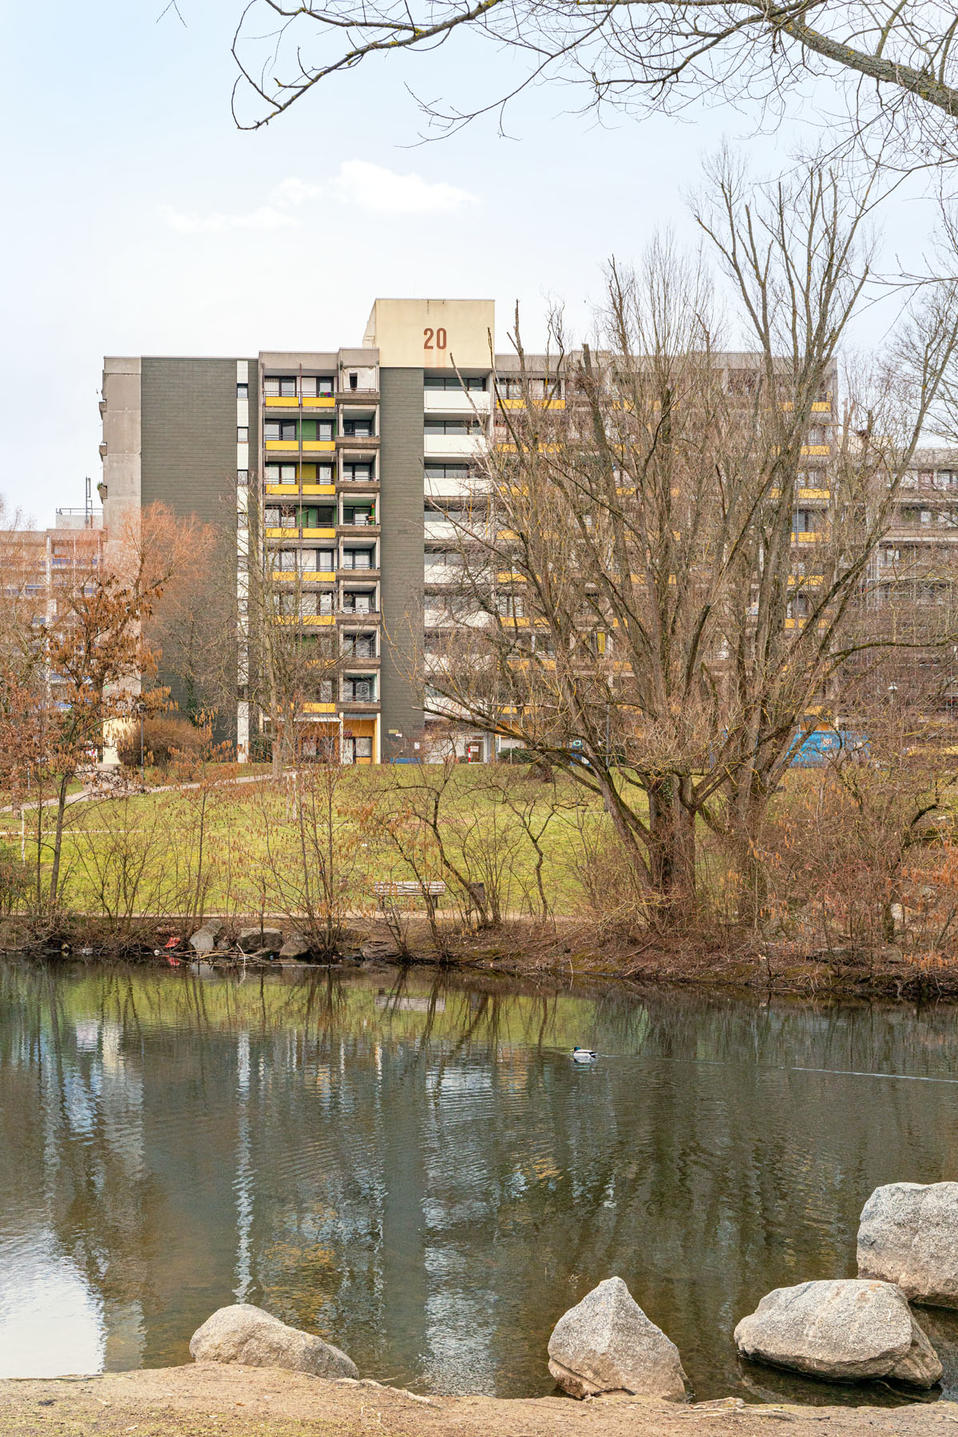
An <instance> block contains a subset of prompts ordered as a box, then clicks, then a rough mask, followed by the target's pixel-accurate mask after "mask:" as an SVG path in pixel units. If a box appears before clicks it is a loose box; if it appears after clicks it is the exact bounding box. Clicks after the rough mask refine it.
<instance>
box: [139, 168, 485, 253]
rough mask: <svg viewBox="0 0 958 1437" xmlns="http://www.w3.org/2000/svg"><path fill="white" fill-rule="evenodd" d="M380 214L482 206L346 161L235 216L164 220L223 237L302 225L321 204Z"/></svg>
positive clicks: (441, 186) (276, 189) (426, 183)
mask: <svg viewBox="0 0 958 1437" xmlns="http://www.w3.org/2000/svg"><path fill="white" fill-rule="evenodd" d="M322 199H326V200H333V201H335V202H336V203H338V204H340V205H345V206H348V207H349V208H354V209H361V210H366V211H367V212H369V213H373V214H381V215H424V214H449V213H451V212H453V211H455V210H461V209H464V208H465V207H467V206H470V205H475V204H478V202H479V201H478V199H477V197H476V196H475V195H473V194H470V192H469V191H468V190H463V189H460V188H459V187H458V186H457V185H448V184H446V183H445V181H443V180H435V181H433V180H427V179H425V178H424V177H423V176H422V175H417V174H405V175H404V174H399V173H397V171H395V170H389V169H386V167H385V166H384V165H374V164H372V163H370V162H369V161H368V160H344V161H343V162H342V163H341V164H340V166H339V169H338V170H337V172H336V174H335V175H334V176H333V177H332V178H331V179H330V180H329V182H328V183H327V184H314V183H312V182H311V181H309V180H303V179H300V178H299V176H298V175H287V177H286V179H284V180H281V181H280V183H279V184H278V185H274V186H273V188H272V189H271V190H270V192H269V198H268V201H267V203H266V204H263V205H259V206H258V207H257V208H256V209H253V210H246V211H240V212H239V213H235V214H227V213H223V212H222V211H220V210H212V211H210V212H209V213H208V214H200V213H197V212H196V211H185V210H178V209H176V208H175V207H174V206H173V205H161V207H160V215H161V218H162V219H163V221H164V222H165V224H166V225H167V226H168V227H169V228H170V229H171V230H174V231H175V232H176V233H177V234H182V235H197V234H222V233H224V232H225V231H228V230H279V229H289V228H291V227H292V226H295V225H298V224H299V223H300V218H299V216H298V215H297V214H295V213H293V212H294V211H297V210H300V209H302V208H303V207H304V206H306V207H308V206H309V205H310V204H312V203H314V202H316V201H319V200H322Z"/></svg>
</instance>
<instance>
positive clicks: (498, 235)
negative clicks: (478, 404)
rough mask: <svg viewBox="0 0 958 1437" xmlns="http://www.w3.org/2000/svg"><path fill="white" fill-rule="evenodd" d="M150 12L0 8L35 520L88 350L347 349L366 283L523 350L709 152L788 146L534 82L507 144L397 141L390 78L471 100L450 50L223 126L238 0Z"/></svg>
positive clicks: (22, 441)
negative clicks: (613, 112)
mask: <svg viewBox="0 0 958 1437" xmlns="http://www.w3.org/2000/svg"><path fill="white" fill-rule="evenodd" d="M164 3H165V0H97V3H96V4H94V5H79V4H73V5H67V4H65V3H63V0H61V3H58V4H55V5H54V6H52V7H51V6H47V7H39V6H24V5H19V4H14V3H13V0H6V3H3V0H0V15H2V17H3V19H2V28H3V34H4V46H3V48H4V51H5V54H6V57H7V58H6V64H5V74H4V84H3V87H2V90H0V111H2V112H3V114H2V118H3V125H4V129H3V133H4V136H5V145H4V161H3V179H4V198H5V204H4V207H3V212H4V223H3V225H2V229H0V257H2V274H3V286H2V292H0V320H2V326H3V335H4V341H5V342H4V343H3V345H2V348H0V370H2V378H0V393H2V395H3V402H4V404H5V405H6V409H7V413H6V415H5V422H4V424H3V430H2V432H3V445H4V450H5V453H4V465H3V474H2V476H0V493H3V494H4V495H5V496H6V499H7V502H8V504H10V505H12V506H15V507H16V506H19V507H20V508H21V509H22V510H24V511H25V512H26V513H27V514H28V515H31V516H32V517H33V518H34V519H35V520H36V522H38V523H40V524H48V523H52V521H53V512H54V509H55V508H56V507H57V506H58V505H63V506H79V505H82V502H83V479H84V475H86V474H89V475H91V476H92V478H93V481H94V484H95V483H96V481H97V479H98V478H99V457H98V453H97V445H98V443H99V439H100V425H99V415H98V411H97V400H98V397H99V387H100V382H101V368H102V358H103V355H104V354H219V355H234V354H255V353H256V352H257V351H258V350H259V349H285V348H309V349H328V348H335V347H336V346H338V345H340V344H358V343H359V342H360V341H361V339H362V335H363V329H364V326H365V321H366V317H367V314H368V312H369V309H370V306H371V303H372V300H373V299H374V298H375V297H376V295H396V296H401V295H432V296H437V297H442V296H455V297H472V296H474V297H492V298H494V299H495V300H496V302H497V306H498V323H499V340H500V345H501V346H502V345H503V341H504V335H505V331H506V328H507V325H508V321H509V317H510V315H511V310H512V306H513V304H514V303H515V301H516V300H518V301H519V302H520V304H521V305H522V306H523V310H524V313H525V314H526V316H527V321H528V325H529V330H530V332H531V333H532V334H533V336H534V338H535V339H536V340H537V341H538V339H539V338H540V335H541V329H540V326H541V317H542V315H543V313H544V311H545V309H546V307H547V304H548V302H549V301H550V300H551V299H560V298H561V299H563V300H564V301H566V303H567V304H568V306H569V312H570V314H571V316H572V318H573V320H574V321H575V322H576V323H577V324H580V325H584V324H587V322H588V314H589V304H590V302H591V301H594V300H595V299H596V298H597V297H598V295H599V293H600V290H601V284H602V265H603V262H604V261H605V260H606V259H607V257H608V256H609V255H610V254H615V255H616V256H617V257H619V258H620V259H623V260H628V259H632V258H637V257H638V256H639V255H640V253H641V251H642V249H643V246H644V245H645V244H646V242H647V241H648V239H649V238H650V236H651V235H652V233H653V232H654V230H655V229H656V228H659V227H662V226H669V227H671V228H672V229H673V231H674V232H675V233H676V234H677V236H678V237H679V238H681V239H688V240H689V241H690V242H692V241H693V230H692V226H691V223H690V221H689V219H688V213H687V208H686V195H687V192H688V191H689V190H690V189H693V188H694V187H695V186H696V184H697V181H698V172H699V167H700V164H701V161H702V159H703V157H706V156H708V155H711V154H714V152H715V151H716V150H717V149H718V147H719V146H720V145H721V143H722V142H723V141H728V142H730V143H731V144H733V145H734V146H738V147H741V148H742V149H743V151H744V152H745V153H746V155H747V156H748V158H749V160H750V161H751V162H752V163H753V164H754V166H755V167H756V168H757V169H758V170H759V172H767V171H768V169H769V167H770V166H774V165H775V164H776V163H779V162H781V161H782V159H783V158H784V156H785V155H786V154H787V151H788V148H789V145H790V143H792V142H793V141H794V140H795V137H796V135H797V134H798V131H797V130H796V128H795V126H794V124H793V125H792V126H786V127H785V128H784V129H783V130H781V131H779V132H778V133H777V134H776V135H775V136H773V137H771V138H766V137H762V136H756V134H755V132H754V125H753V123H752V121H751V120H750V118H749V116H747V115H742V114H739V113H736V112H732V111H730V110H715V109H712V110H702V111H698V112H695V113H690V114H688V115H687V116H686V117H685V118H684V119H683V120H682V121H681V122H680V121H677V120H674V119H673V120H666V119H662V118H658V119H655V120H646V121H642V122H641V123H638V122H636V121H635V120H632V119H622V120H620V121H619V122H618V123H617V124H616V125H615V126H614V127H606V128H600V127H598V126H596V125H595V124H594V122H592V121H589V120H585V119H582V118H581V117H577V116H575V115H569V114H563V107H564V106H565V105H568V104H569V103H570V97H569V95H568V94H567V93H563V92H562V91H560V90H552V89H542V90H540V91H538V92H536V93H535V94H533V95H531V96H529V97H526V98H524V99H523V100H522V102H521V103H520V104H518V105H517V106H516V107H515V108H514V110H513V112H512V113H511V115H510V129H511V133H512V138H508V139H505V138H501V137H499V136H498V135H497V133H496V127H495V124H494V122H493V121H486V122H483V123H480V124H477V125H475V126H473V127H470V128H468V129H466V130H465V131H464V132H462V133H460V134H459V135H457V136H455V137H453V138H450V139H446V140H442V141H441V142H438V143H432V144H427V145H418V146H417V145H416V139H417V132H418V127H419V123H420V122H419V118H418V116H417V112H416V108H415V106H414V104H413V102H412V101H411V100H410V98H409V95H408V93H407V91H406V90H405V88H404V84H405V82H407V81H408V82H410V83H412V84H413V85H414V86H416V85H418V86H419V88H420V89H421V90H422V91H423V92H425V93H429V94H436V93H439V92H440V91H442V92H443V93H444V94H446V95H447V96H448V95H450V94H452V95H453V96H455V94H456V93H457V92H460V91H461V90H463V89H465V88H467V87H469V86H472V87H473V88H474V90H475V89H477V88H478V86H480V85H481V81H482V79H483V78H484V76H483V75H481V74H480V75H477V74H476V71H475V67H476V65H477V64H478V63H480V62H481V63H482V64H483V65H485V66H492V65H493V64H494V62H495V56H494V53H493V52H492V51H491V50H490V49H488V48H485V49H483V50H481V51H478V52H477V51H474V50H473V48H472V47H471V46H469V45H467V44H461V45H460V46H459V47H458V49H455V48H453V49H451V50H449V51H447V52H443V57H442V59H441V60H440V62H439V63H440V65H441V69H435V70H434V69H433V68H432V67H431V66H430V67H427V66H426V65H425V64H424V63H423V62H420V63H419V64H418V65H416V64H410V65H407V67H406V68H405V69H404V70H400V69H396V70H392V69H390V67H389V66H388V65H386V64H378V65H370V67H369V68H368V69H361V70H360V71H358V72H356V73H355V74H354V75H351V76H348V77H344V78H343V79H342V80H339V81H337V82H336V84H335V85H334V86H333V87H331V88H329V89H328V90H326V91H324V92H323V93H320V92H319V91H317V92H315V93H314V94H313V95H312V96H310V97H309V98H307V99H304V100H303V101H302V102H301V103H300V104H298V105H296V106H294V107H293V109H292V110H291V111H290V112H289V113H288V114H287V115H286V116H285V117H283V118H281V119H279V120H278V121H276V122H274V124H273V125H271V126H268V127H267V128H266V129H264V130H261V131H258V132H256V133H245V132H239V131H237V130H236V129H235V127H234V125H233V122H232V119H231V116H230V109H229V99H230V89H231V86H232V82H233V78H234V74H233V64H232V59H231V56H230V54H229V42H230V38H231V35H232V30H233V26H234V24H235V21H236V18H237V13H238V8H239V6H238V0H180V8H181V10H182V13H183V15H184V17H185V19H186V21H187V24H186V26H185V27H184V26H183V25H182V24H180V22H179V20H178V19H177V17H176V15H175V13H173V12H172V11H169V12H167V13H166V14H165V15H164V16H162V17H161V16H160V11H161V10H162V6H163V4H164ZM41 26H42V34H41ZM928 215H929V211H928V209H927V207H926V206H924V205H922V204H920V203H919V202H917V201H915V200H909V199H908V198H907V197H905V196H902V197H901V198H900V199H899V200H898V201H896V203H895V204H894V205H893V206H892V207H891V208H890V210H889V212H888V214H887V215H886V219H885V224H886V229H887V230H888V231H889V235H890V239H889V241H888V245H889V249H888V252H889V253H890V254H893V255H899V254H900V255H903V256H904V257H905V258H906V259H907V260H911V259H917V257H918V255H919V254H920V250H921V246H922V243H923V239H924V235H925V231H926V229H927V224H928ZM879 330H880V325H878V327H877V328H875V329H874V333H875V334H876V335H877V334H878V332H879Z"/></svg>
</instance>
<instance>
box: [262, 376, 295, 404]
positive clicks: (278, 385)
mask: <svg viewBox="0 0 958 1437" xmlns="http://www.w3.org/2000/svg"><path fill="white" fill-rule="evenodd" d="M263 393H264V394H265V395H266V398H267V399H295V398H296V379H295V377H290V376H285V375H279V374H268V375H267V376H266V378H265V379H264V381H263Z"/></svg>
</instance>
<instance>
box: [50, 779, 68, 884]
mask: <svg viewBox="0 0 958 1437" xmlns="http://www.w3.org/2000/svg"><path fill="white" fill-rule="evenodd" d="M69 784H70V780H69V778H68V777H67V775H66V774H64V775H63V777H62V778H61V779H60V785H59V788H58V789H57V817H56V824H55V825H54V829H53V870H52V872H51V874H50V911H51V912H52V911H53V910H54V909H55V908H56V906H57V898H58V897H59V891H60V854H61V852H62V850H63V819H64V815H65V814H66V808H67V789H68V787H69Z"/></svg>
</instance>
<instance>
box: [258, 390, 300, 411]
mask: <svg viewBox="0 0 958 1437" xmlns="http://www.w3.org/2000/svg"><path fill="white" fill-rule="evenodd" d="M264 402H265V404H266V408H267V409H298V408H299V400H298V399H297V398H296V395H295V394H282V395H276V394H270V395H267V397H266V400H265V401H264Z"/></svg>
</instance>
